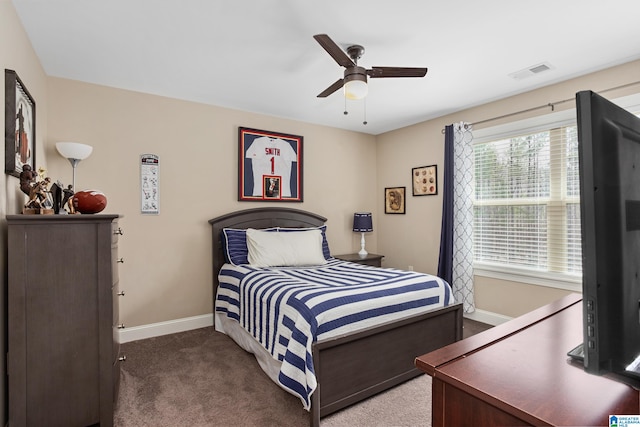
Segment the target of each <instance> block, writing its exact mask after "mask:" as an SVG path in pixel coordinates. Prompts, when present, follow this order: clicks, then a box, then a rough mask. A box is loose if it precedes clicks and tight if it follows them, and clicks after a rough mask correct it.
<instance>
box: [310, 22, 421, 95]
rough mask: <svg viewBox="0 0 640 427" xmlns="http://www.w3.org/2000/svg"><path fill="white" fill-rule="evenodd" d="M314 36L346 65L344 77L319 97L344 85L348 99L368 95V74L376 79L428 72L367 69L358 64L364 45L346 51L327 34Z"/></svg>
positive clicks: (415, 75)
mask: <svg viewBox="0 0 640 427" xmlns="http://www.w3.org/2000/svg"><path fill="white" fill-rule="evenodd" d="M313 38H314V39H316V41H317V42H318V43H320V46H322V47H323V48H324V50H326V51H327V53H328V54H329V55H331V57H332V58H333V59H335V61H336V62H337V63H338V65H341V66H343V67H345V70H344V78H342V79H339V80H337V81H336V82H335V83H334V84H332V85H331V86H329V87H328V88H326V89H325V90H324V91H322V92H320V94H319V95H318V98H326V97H327V96H329V95H331V94H332V93H333V92H335V91H337V90H338V89H340V88H341V87H343V86H344V89H345V90H344V94H345V97H346V98H347V99H362V98H364V97H365V96H367V91H368V89H367V76H369V77H371V78H372V79H374V78H384V77H424V76H425V75H426V74H427V69H426V68H415V67H413V68H412V67H372V68H371V69H369V70H367V69H365V68H364V67H360V66H358V59H360V57H362V55H363V54H364V47H362V46H360V45H353V46H349V47H348V48H347V52H346V53H345V52H344V51H343V50H342V49H341V48H340V47H339V46H338V45H337V44H336V43H335V42H334V41H333V40H331V38H330V37H329V36H328V35H326V34H316V35H315V36H313Z"/></svg>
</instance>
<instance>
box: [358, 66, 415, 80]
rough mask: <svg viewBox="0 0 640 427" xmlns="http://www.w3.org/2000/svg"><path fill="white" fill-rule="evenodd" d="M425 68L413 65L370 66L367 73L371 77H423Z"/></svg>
mask: <svg viewBox="0 0 640 427" xmlns="http://www.w3.org/2000/svg"><path fill="white" fill-rule="evenodd" d="M426 74H427V68H415V67H413V68H412V67H372V68H371V69H370V70H367V75H369V76H370V77H371V78H381V77H424V76H425V75H426Z"/></svg>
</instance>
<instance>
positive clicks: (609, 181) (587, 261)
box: [576, 91, 640, 386]
mask: <svg viewBox="0 0 640 427" xmlns="http://www.w3.org/2000/svg"><path fill="white" fill-rule="evenodd" d="M576 106H577V122H578V141H579V143H578V153H579V164H580V214H581V219H580V221H581V233H582V291H583V324H584V326H583V329H584V331H583V335H584V341H583V346H584V349H583V350H584V369H585V370H586V371H587V372H590V373H593V374H598V375H604V374H608V373H611V374H615V375H621V376H623V379H629V380H630V383H631V384H632V385H636V386H637V384H640V382H639V381H638V380H640V368H639V367H638V363H639V360H640V359H639V356H640V118H638V117H636V116H635V115H634V114H632V113H630V112H629V111H627V110H625V109H623V108H621V107H619V106H617V105H615V104H614V103H612V102H610V101H608V100H606V99H605V98H603V97H602V96H600V95H598V94H596V93H594V92H592V91H582V92H578V93H577V94H576Z"/></svg>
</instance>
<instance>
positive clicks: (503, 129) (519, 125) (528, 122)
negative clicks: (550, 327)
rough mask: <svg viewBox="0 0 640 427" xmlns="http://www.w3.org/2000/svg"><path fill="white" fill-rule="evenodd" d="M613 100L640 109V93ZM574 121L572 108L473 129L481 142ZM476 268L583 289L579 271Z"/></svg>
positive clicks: (496, 274) (475, 138) (475, 139)
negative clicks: (577, 272) (552, 271)
mask: <svg viewBox="0 0 640 427" xmlns="http://www.w3.org/2000/svg"><path fill="white" fill-rule="evenodd" d="M612 102H614V103H615V104H617V105H619V106H620V107H622V108H625V109H627V110H630V111H640V93H638V94H634V95H629V96H625V97H621V98H617V99H612ZM575 124H576V110H575V108H572V109H568V110H564V111H559V112H554V113H550V114H545V115H542V116H537V117H532V118H529V119H524V120H519V121H515V122H510V123H506V124H502V125H497V126H491V127H487V128H483V129H478V130H475V129H474V131H473V144H474V145H475V144H482V143H485V142H489V141H495V140H500V139H505V138H508V137H512V136H515V135H523V134H531V133H536V132H540V131H543V130H549V129H553V128H559V127H563V126H573V125H575ZM473 269H474V275H476V276H482V277H489V278H494V279H500V280H507V281H511V282H519V283H525V284H528V285H535V286H546V287H550V288H557V289H564V290H569V291H575V292H582V275H580V274H571V273H556V272H554V273H549V272H542V271H540V272H538V271H535V270H531V269H526V268H521V267H511V266H505V265H496V264H492V263H488V262H477V261H476V262H474V264H473Z"/></svg>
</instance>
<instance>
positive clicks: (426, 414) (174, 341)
mask: <svg viewBox="0 0 640 427" xmlns="http://www.w3.org/2000/svg"><path fill="white" fill-rule="evenodd" d="M482 329H486V328H485V327H480V328H479V329H477V326H476V325H471V326H470V327H468V326H467V321H466V320H465V336H468V335H470V334H472V333H475V332H478V331H479V330H482ZM122 352H123V354H126V356H127V361H126V362H124V363H122V370H121V383H120V394H119V398H118V402H117V405H116V411H115V415H114V421H115V426H116V427H147V426H148V427H182V426H185V427H205V426H229V425H237V426H248V427H249V426H280V427H287V426H291V427H295V426H307V425H309V413H308V412H306V411H305V410H304V409H303V408H302V404H301V403H300V401H299V399H297V398H296V397H294V396H292V395H291V394H289V393H287V392H286V391H284V390H282V389H281V388H280V387H278V386H277V385H276V384H274V383H273V382H272V381H271V380H270V379H269V378H268V377H267V376H266V375H265V374H264V373H263V372H262V371H261V370H260V368H259V366H258V363H257V362H256V360H255V358H254V357H253V355H251V354H249V353H247V352H245V351H244V350H242V349H241V348H240V347H238V346H237V345H236V344H235V343H234V342H233V341H232V340H231V339H230V338H229V337H227V336H226V335H224V334H220V333H218V332H215V330H214V329H213V328H202V329H197V330H193V331H188V332H183V333H179V334H172V335H165V336H161V337H156V338H150V339H146V340H141V341H135V342H131V343H127V344H124V345H122ZM430 425H431V378H430V377H429V376H427V375H423V376H420V377H418V378H416V379H413V380H411V381H408V382H406V383H404V384H402V385H400V386H397V387H395V388H393V389H391V390H388V391H386V392H383V393H380V394H378V395H377V396H374V397H372V398H370V399H368V400H366V401H364V402H361V403H359V404H356V405H353V406H351V407H349V408H346V409H344V410H342V411H340V412H337V413H334V414H331V415H329V416H327V417H325V418H323V419H322V420H321V426H322V427H343V426H349V427H358V426H368V427H369V426H384V427H387V426H430Z"/></svg>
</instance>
